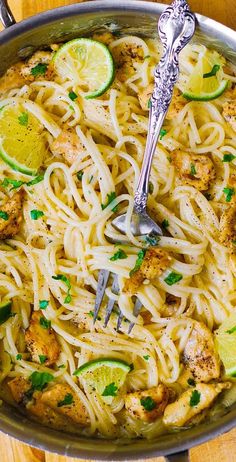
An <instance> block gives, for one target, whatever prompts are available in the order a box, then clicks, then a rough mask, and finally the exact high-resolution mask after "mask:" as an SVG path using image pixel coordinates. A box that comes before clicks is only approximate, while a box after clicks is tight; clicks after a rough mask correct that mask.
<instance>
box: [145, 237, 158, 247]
mask: <svg viewBox="0 0 236 462" xmlns="http://www.w3.org/2000/svg"><path fill="white" fill-rule="evenodd" d="M145 241H146V243H147V244H148V245H150V246H152V247H154V246H155V245H157V244H158V242H159V241H160V236H156V235H155V234H148V235H147V236H145Z"/></svg>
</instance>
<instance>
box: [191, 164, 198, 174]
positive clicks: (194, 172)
mask: <svg viewBox="0 0 236 462" xmlns="http://www.w3.org/2000/svg"><path fill="white" fill-rule="evenodd" d="M196 173H197V171H196V167H195V165H194V164H191V165H190V175H192V176H194V175H196Z"/></svg>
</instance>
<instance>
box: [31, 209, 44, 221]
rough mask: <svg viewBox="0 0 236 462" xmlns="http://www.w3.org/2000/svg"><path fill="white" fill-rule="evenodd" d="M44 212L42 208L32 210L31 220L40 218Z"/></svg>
mask: <svg viewBox="0 0 236 462" xmlns="http://www.w3.org/2000/svg"><path fill="white" fill-rule="evenodd" d="M43 215H44V213H43V212H42V210H36V209H34V210H30V218H31V220H38V219H39V218H41V217H43Z"/></svg>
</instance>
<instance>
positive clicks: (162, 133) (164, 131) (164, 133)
mask: <svg viewBox="0 0 236 462" xmlns="http://www.w3.org/2000/svg"><path fill="white" fill-rule="evenodd" d="M166 134H167V130H165V129H164V128H162V129H161V131H160V140H162V138H163V136H165V135H166Z"/></svg>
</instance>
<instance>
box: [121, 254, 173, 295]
mask: <svg viewBox="0 0 236 462" xmlns="http://www.w3.org/2000/svg"><path fill="white" fill-rule="evenodd" d="M170 261H171V258H170V256H169V255H168V253H167V252H165V250H162V249H155V248H152V249H148V250H147V251H146V254H145V256H144V258H143V261H142V264H141V266H140V268H139V269H138V270H137V271H135V272H134V273H133V274H132V276H131V277H130V278H129V279H127V280H126V281H125V285H124V288H123V291H124V292H127V293H130V294H135V293H136V292H137V290H138V288H139V286H140V285H141V284H142V283H143V281H144V280H145V279H154V278H156V277H158V276H160V275H161V273H163V271H164V270H165V269H166V268H167V267H168V266H169V265H170Z"/></svg>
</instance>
